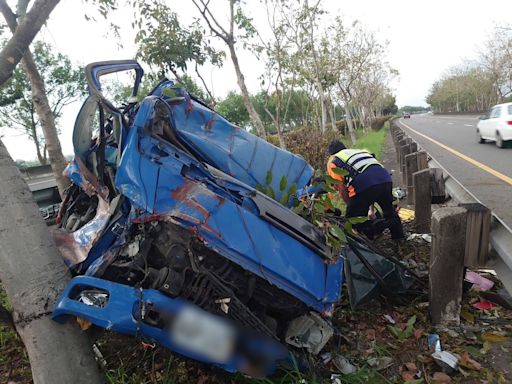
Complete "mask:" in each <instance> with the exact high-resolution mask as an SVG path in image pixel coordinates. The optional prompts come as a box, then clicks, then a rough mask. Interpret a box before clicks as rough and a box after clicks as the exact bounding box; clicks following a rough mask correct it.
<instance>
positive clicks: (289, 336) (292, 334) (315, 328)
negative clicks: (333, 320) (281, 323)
mask: <svg viewBox="0 0 512 384" xmlns="http://www.w3.org/2000/svg"><path fill="white" fill-rule="evenodd" d="M333 334H334V330H333V328H332V326H331V325H330V324H329V323H328V322H327V321H325V320H324V319H322V318H321V317H320V315H318V314H317V313H315V312H310V313H309V315H304V316H301V317H299V318H297V319H294V320H292V322H291V323H290V325H289V326H288V329H287V331H286V337H285V340H286V342H287V343H288V344H290V345H293V346H294V347H297V348H306V349H307V350H308V351H309V352H310V353H312V354H314V355H316V354H318V353H319V352H320V351H321V350H322V348H323V347H324V346H325V344H327V342H328V341H329V339H330V338H331V337H332V335H333Z"/></svg>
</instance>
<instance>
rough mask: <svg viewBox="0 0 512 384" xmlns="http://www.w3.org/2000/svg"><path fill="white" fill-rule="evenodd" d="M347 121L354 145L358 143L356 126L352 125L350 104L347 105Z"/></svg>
mask: <svg viewBox="0 0 512 384" xmlns="http://www.w3.org/2000/svg"><path fill="white" fill-rule="evenodd" d="M345 120H346V121H347V127H348V133H349V134H350V141H352V145H354V144H355V143H356V141H357V140H356V133H355V131H354V125H353V123H352V115H351V114H350V108H349V106H348V104H345Z"/></svg>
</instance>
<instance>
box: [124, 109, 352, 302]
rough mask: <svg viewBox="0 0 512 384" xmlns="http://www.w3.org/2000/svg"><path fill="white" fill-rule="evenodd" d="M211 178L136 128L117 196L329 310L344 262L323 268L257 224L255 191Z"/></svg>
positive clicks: (310, 254) (286, 238)
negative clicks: (227, 185)
mask: <svg viewBox="0 0 512 384" xmlns="http://www.w3.org/2000/svg"><path fill="white" fill-rule="evenodd" d="M153 106H154V104H153V103H151V102H150V101H148V102H145V103H143V105H142V106H141V108H140V110H139V115H140V116H150V115H152V111H151V109H152V107H153ZM139 121H146V118H145V117H139V116H137V118H136V119H135V127H137V125H138V124H137V122H139ZM156 175H157V176H156ZM214 180H215V179H214V178H213V177H212V176H211V175H210V176H209V174H208V172H207V170H206V169H205V168H204V167H202V166H201V164H200V163H198V162H197V161H196V160H195V159H193V158H192V157H191V156H189V155H187V154H186V153H184V152H183V151H180V150H178V149H177V148H175V147H173V146H171V145H168V144H166V143H165V142H163V141H161V140H158V139H156V138H154V137H151V136H149V132H147V131H146V130H144V128H143V127H141V126H140V125H139V126H138V129H133V130H131V131H130V133H129V136H128V143H127V145H126V149H125V151H124V153H123V156H122V159H121V163H120V165H119V167H118V171H117V174H116V186H117V188H118V190H119V191H121V193H122V194H123V195H125V196H127V197H128V198H129V199H130V200H132V202H133V204H135V205H136V206H137V207H138V208H141V209H143V210H144V211H146V212H148V213H150V214H153V215H155V216H154V217H157V218H159V219H163V220H165V219H166V218H168V219H169V220H170V219H172V220H174V221H175V222H176V223H177V224H179V225H181V226H184V227H186V228H189V229H192V230H194V231H196V232H197V234H198V236H200V237H201V238H202V239H203V241H204V243H205V244H206V245H207V246H208V247H210V248H212V249H214V250H215V251H216V252H218V253H220V254H222V255H223V256H225V257H227V258H229V259H230V260H232V261H234V262H235V263H237V264H239V265H241V266H242V267H243V268H245V269H247V270H249V271H251V272H253V273H255V274H257V275H258V276H260V277H262V278H264V279H266V280H268V281H269V282H271V283H272V284H274V285H277V286H278V287H279V288H281V289H283V290H285V291H287V292H289V293H291V294H292V295H294V296H296V297H297V298H299V299H300V300H302V301H303V302H304V303H306V304H307V305H309V306H311V307H312V308H315V309H316V310H318V311H325V310H329V309H330V308H331V307H332V305H333V304H334V303H335V302H337V301H338V300H339V295H340V292H341V285H342V268H343V261H342V259H341V258H337V260H336V259H335V260H332V262H331V263H326V262H325V260H324V259H322V258H321V257H320V256H319V254H318V253H315V252H314V251H313V250H312V249H311V248H310V247H308V246H304V244H303V242H301V241H298V240H297V239H295V238H294V237H293V236H290V235H289V234H287V233H285V232H283V231H282V230H280V229H278V228H276V227H275V226H274V225H272V224H271V223H269V222H268V221H266V220H264V219H262V218H261V217H260V212H259V211H258V209H257V206H256V205H255V204H254V202H253V201H252V199H251V196H252V195H254V194H256V193H257V192H256V191H254V190H253V189H252V188H249V187H247V186H246V187H245V190H244V189H243V186H242V185H240V184H239V185H238V188H239V189H238V191H233V190H231V191H230V190H227V189H223V188H222V187H221V186H219V185H217V184H215V183H214ZM263 198H265V199H268V200H267V201H269V202H270V204H275V205H276V206H278V205H279V203H277V202H275V201H273V200H270V199H269V198H267V197H263ZM294 216H296V215H294ZM297 220H299V218H298V219H297Z"/></svg>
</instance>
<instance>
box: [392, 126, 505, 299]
mask: <svg viewBox="0 0 512 384" xmlns="http://www.w3.org/2000/svg"><path fill="white" fill-rule="evenodd" d="M390 126H391V134H392V138H393V141H394V143H395V147H396V150H397V159H398V160H399V163H400V167H401V171H402V174H403V177H404V181H405V182H406V183H407V187H408V194H411V192H412V193H413V194H414V185H413V184H411V183H410V180H409V179H410V178H411V177H410V176H412V174H410V172H407V171H408V169H406V165H407V164H406V161H405V160H406V157H407V155H410V154H412V153H418V154H420V153H426V152H425V151H424V150H423V149H422V148H421V147H420V146H419V145H418V144H417V143H416V142H414V140H413V139H412V138H411V137H410V136H409V135H408V134H407V133H406V132H405V131H404V129H403V128H402V127H400V126H399V125H398V124H397V121H396V120H394V121H392V123H391V125H390ZM412 151H415V152H412ZM420 157H421V156H420ZM421 163H422V160H420V159H418V160H417V163H416V164H417V166H416V169H413V170H416V172H418V171H421V168H422V165H421ZM426 163H427V164H426V165H427V167H428V168H429V169H432V170H436V169H437V170H441V171H442V173H440V174H442V181H443V184H444V186H442V187H441V188H444V190H445V192H446V194H447V195H449V196H450V198H451V199H453V200H454V201H455V202H456V203H458V204H475V203H478V204H481V205H482V206H484V204H482V203H481V201H480V200H479V199H478V198H477V197H476V196H475V195H473V194H472V193H471V192H470V191H469V190H468V189H467V188H465V187H464V186H463V185H462V184H461V183H460V182H459V181H458V180H457V179H456V178H455V177H453V175H451V174H450V173H449V172H448V171H447V170H446V169H445V168H444V167H443V166H442V165H441V164H440V163H439V162H438V161H437V160H436V159H435V158H434V157H432V155H430V154H428V155H427V161H426ZM413 168H414V167H413ZM409 171H411V170H409ZM408 174H409V177H408V176H407V175H408ZM411 186H412V188H411ZM412 200H413V199H411V198H410V197H408V202H409V203H412ZM484 207H485V206H484ZM489 243H490V245H491V252H494V253H495V254H496V255H497V256H499V259H500V260H497V261H495V262H494V263H493V265H492V267H493V268H494V269H495V270H496V271H497V273H498V275H503V276H506V277H507V278H505V279H503V278H502V279H501V280H502V282H503V283H504V285H505V286H506V288H507V290H508V291H509V292H510V291H511V290H512V281H511V280H512V279H511V277H512V229H511V228H510V227H509V226H508V225H507V224H505V222H504V221H503V220H502V219H500V218H499V217H498V216H497V215H496V214H495V213H491V220H490V233H489Z"/></svg>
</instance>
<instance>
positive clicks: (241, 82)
mask: <svg viewBox="0 0 512 384" xmlns="http://www.w3.org/2000/svg"><path fill="white" fill-rule="evenodd" d="M228 47H229V53H230V55H231V61H233V66H234V67H235V72H236V80H237V82H238V86H239V87H240V91H242V96H243V100H244V104H245V108H247V112H249V116H250V118H251V121H252V123H253V124H254V127H255V128H256V132H258V135H259V136H261V137H263V138H264V139H265V140H266V139H267V132H266V131H265V127H264V126H263V122H262V121H261V118H260V115H259V114H258V112H257V111H256V109H255V108H254V105H252V102H251V99H250V96H249V91H248V90H247V86H246V85H245V78H244V75H243V73H242V70H241V69H240V63H239V62H238V56H237V55H236V52H235V46H234V44H233V42H230V43H229V44H228Z"/></svg>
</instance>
